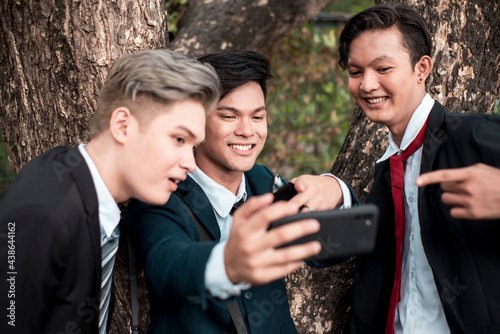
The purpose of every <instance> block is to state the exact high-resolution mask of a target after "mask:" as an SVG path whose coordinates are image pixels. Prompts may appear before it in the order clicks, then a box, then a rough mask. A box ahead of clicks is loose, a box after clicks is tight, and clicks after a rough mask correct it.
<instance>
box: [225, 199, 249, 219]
mask: <svg viewBox="0 0 500 334" xmlns="http://www.w3.org/2000/svg"><path fill="white" fill-rule="evenodd" d="M244 202H245V201H244V200H243V198H242V199H240V200H239V201H238V202H236V203H234V205H233V207H232V208H231V211H229V214H230V215H231V216H232V215H233V212H234V211H235V210H236V209H238V208H239V207H240V205H241V204H243V203H244Z"/></svg>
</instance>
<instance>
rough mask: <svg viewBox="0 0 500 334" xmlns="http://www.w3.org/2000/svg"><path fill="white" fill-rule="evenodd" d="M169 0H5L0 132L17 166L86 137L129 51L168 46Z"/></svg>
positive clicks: (0, 11)
mask: <svg viewBox="0 0 500 334" xmlns="http://www.w3.org/2000/svg"><path fill="white" fill-rule="evenodd" d="M164 7H165V6H164V3H163V1H156V0H141V1H126V0H119V1H110V2H107V1H104V2H98V1H92V0H81V1H69V0H66V1H48V0H43V1H24V0H23V1H13V0H12V1H11V0H4V1H2V3H1V4H0V20H1V24H0V41H1V42H0V43H1V45H2V47H1V48H0V78H1V79H0V80H1V82H0V118H1V119H2V122H1V124H0V131H1V133H2V135H3V138H4V141H5V144H6V146H7V150H8V152H9V158H10V161H11V163H12V166H13V167H14V169H15V170H16V171H18V170H19V169H20V167H21V166H22V165H24V164H25V163H26V162H27V161H29V160H30V159H31V158H33V157H35V156H36V155H38V154H40V153H42V152H43V151H45V150H47V149H49V148H51V147H54V146H56V145H69V146H72V145H75V144H77V143H80V142H82V141H85V140H86V139H87V136H88V124H89V121H90V119H91V117H92V114H93V111H94V110H95V107H96V99H97V93H98V91H99V88H100V86H101V84H102V82H103V81H104V79H105V78H106V76H107V73H108V69H109V65H110V64H111V63H112V61H113V60H114V59H116V58H117V57H119V56H120V55H122V54H123V53H127V52H131V51H136V50H140V49H149V48H164V47H166V16H165V8H164Z"/></svg>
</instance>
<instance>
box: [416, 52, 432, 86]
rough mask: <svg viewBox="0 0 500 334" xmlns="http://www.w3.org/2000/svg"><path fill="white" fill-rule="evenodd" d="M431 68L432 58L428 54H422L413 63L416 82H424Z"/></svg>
mask: <svg viewBox="0 0 500 334" xmlns="http://www.w3.org/2000/svg"><path fill="white" fill-rule="evenodd" d="M431 69H432V59H431V57H429V56H427V55H426V56H422V58H420V60H419V61H418V62H417V63H416V64H415V72H416V74H417V78H418V82H419V83H425V80H426V79H427V77H428V76H429V74H430V73H431Z"/></svg>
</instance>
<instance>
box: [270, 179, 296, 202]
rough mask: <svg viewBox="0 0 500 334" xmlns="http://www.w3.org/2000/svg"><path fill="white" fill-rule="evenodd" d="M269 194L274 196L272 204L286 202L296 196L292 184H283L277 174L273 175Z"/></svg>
mask: <svg viewBox="0 0 500 334" xmlns="http://www.w3.org/2000/svg"><path fill="white" fill-rule="evenodd" d="M270 192H271V193H273V194H274V200H273V202H278V201H288V200H290V199H291V198H292V197H293V196H295V195H297V190H295V186H294V184H293V183H292V182H287V183H283V181H282V179H281V177H280V176H279V175H278V174H274V177H273V180H272V182H271V189H270Z"/></svg>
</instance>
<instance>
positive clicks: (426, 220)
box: [339, 4, 500, 334]
mask: <svg viewBox="0 0 500 334" xmlns="http://www.w3.org/2000/svg"><path fill="white" fill-rule="evenodd" d="M431 47H432V45H431V38H430V36H429V32H428V31H427V28H426V26H425V24H424V22H423V21H422V19H421V18H420V17H419V16H418V14H417V13H416V12H415V11H414V10H413V9H411V8H410V7H408V6H407V5H403V4H387V5H378V6H375V7H371V8H369V9H366V10H364V11H362V12H360V13H358V14H356V15H355V16H353V17H352V18H351V19H350V20H349V21H348V22H347V23H346V25H345V27H344V30H343V31H342V33H341V37H340V41H339V48H340V64H341V66H342V67H343V68H347V70H348V72H349V90H350V92H351V93H352V95H353V96H354V97H355V99H356V102H357V103H358V104H359V105H360V106H361V108H362V109H363V111H364V113H365V114H366V116H367V117H368V119H370V120H371V121H373V122H377V123H380V124H383V125H385V126H387V128H388V129H389V147H388V148H387V151H386V152H385V154H384V155H383V156H382V158H380V159H379V160H378V161H377V166H376V171H375V181H374V183H373V187H372V189H371V191H370V194H369V196H368V198H367V202H371V203H375V204H376V205H377V206H378V207H379V209H380V219H379V221H380V224H379V232H378V237H377V246H376V249H375V251H374V252H373V253H371V254H369V255H364V256H358V257H357V265H356V271H357V273H356V279H355V292H354V305H353V314H352V325H351V333H370V334H371V333H384V332H385V333H394V332H396V333H412V334H418V333H440V334H441V333H450V332H451V333H500V298H499V296H500V285H499V284H498V283H497V281H496V279H494V278H495V277H499V276H500V266H499V263H500V262H499V261H500V244H499V243H498V238H497V236H498V235H499V233H500V220H498V219H496V220H481V221H474V220H465V219H462V220H461V219H458V217H453V216H452V215H451V214H450V206H449V205H447V204H445V203H443V202H442V201H441V194H442V193H443V191H442V189H440V188H439V186H438V185H429V186H426V187H424V188H420V189H419V188H418V187H417V185H416V184H415V181H416V179H417V177H418V176H419V174H420V173H425V172H428V171H434V170H438V169H443V168H459V167H465V166H470V165H474V164H477V163H483V164H486V165H491V166H495V167H499V166H500V146H498V144H497V143H498V141H499V140H500V118H499V117H495V116H491V115H484V114H474V115H470V114H469V115H464V114H457V113H449V112H447V111H446V110H445V108H444V107H443V106H442V105H441V104H440V103H439V102H437V101H434V100H433V99H432V98H431V97H430V96H429V94H427V93H426V84H425V82H426V79H427V77H428V76H429V73H430V71H431V69H432V59H431V57H430V54H431ZM444 199H445V197H443V200H444Z"/></svg>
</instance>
